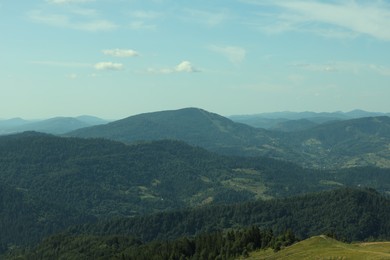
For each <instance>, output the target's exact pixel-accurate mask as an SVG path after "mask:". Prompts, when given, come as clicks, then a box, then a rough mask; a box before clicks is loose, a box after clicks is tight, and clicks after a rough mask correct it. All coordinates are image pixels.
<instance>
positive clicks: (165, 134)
mask: <svg viewBox="0 0 390 260" xmlns="http://www.w3.org/2000/svg"><path fill="white" fill-rule="evenodd" d="M66 135H67V136H74V137H82V138H106V139H111V140H116V141H121V142H125V143H131V142H135V141H145V140H163V139H174V140H181V141H185V142H187V143H188V144H190V145H195V146H200V147H204V148H206V149H210V150H212V151H221V152H222V151H226V153H228V152H229V151H236V152H235V153H237V154H239V153H240V152H241V150H242V148H243V147H245V149H246V150H248V151H247V153H248V152H250V151H249V150H250V149H251V148H254V149H256V150H261V149H262V145H263V144H267V145H269V144H271V143H272V142H273V141H274V140H273V137H272V134H271V133H269V132H267V131H265V130H259V129H254V128H252V127H249V126H247V125H244V124H238V123H234V122H232V121H231V120H229V119H227V118H225V117H222V116H220V115H217V114H214V113H210V112H207V111H205V110H202V109H198V108H185V109H179V110H171V111H161V112H154V113H146V114H140V115H136V116H131V117H128V118H125V119H122V120H118V121H115V122H111V123H109V124H106V125H100V126H94V127H89V128H83V129H78V130H76V131H73V132H70V133H68V134H66ZM256 153H257V152H255V154H256Z"/></svg>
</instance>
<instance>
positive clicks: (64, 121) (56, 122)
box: [0, 116, 108, 135]
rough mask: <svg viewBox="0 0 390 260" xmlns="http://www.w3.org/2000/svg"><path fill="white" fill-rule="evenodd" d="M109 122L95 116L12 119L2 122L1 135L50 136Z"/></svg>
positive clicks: (0, 123)
mask: <svg viewBox="0 0 390 260" xmlns="http://www.w3.org/2000/svg"><path fill="white" fill-rule="evenodd" d="M107 122H108V121H107V120H104V119H101V118H98V117H94V116H79V117H55V118H50V119H46V120H24V119H22V118H12V119H7V120H0V135H2V134H11V133H20V132H24V131H37V132H42V133H50V134H64V133H67V132H69V131H73V130H76V129H79V128H83V127H88V126H93V125H100V124H105V123H107Z"/></svg>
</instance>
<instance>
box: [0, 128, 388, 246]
mask: <svg viewBox="0 0 390 260" xmlns="http://www.w3.org/2000/svg"><path fill="white" fill-rule="evenodd" d="M342 187H344V188H345V187H350V188H353V187H354V188H357V187H361V188H364V187H366V188H367V187H368V188H374V189H376V190H377V191H378V192H379V193H377V192H374V191H373V190H364V191H362V190H359V191H356V190H353V189H341V190H337V191H332V190H334V189H337V188H342ZM320 191H328V192H329V193H327V192H325V193H319V194H314V195H304V194H307V193H309V192H320ZM389 191H390V170H389V169H380V168H375V167H364V168H348V169H341V170H337V171H336V170H333V171H327V170H319V169H308V168H302V167H300V166H298V165H296V164H292V163H289V162H285V161H279V160H275V159H270V158H265V157H238V156H222V155H218V154H215V153H211V152H209V151H206V150H204V149H202V148H199V147H193V146H190V145H188V144H186V143H183V142H180V141H174V140H162V141H153V142H139V143H134V144H131V145H126V144H123V143H120V142H115V141H110V140H103V139H80V138H67V137H56V136H52V135H46V134H41V133H36V132H26V133H23V134H16V135H9V136H2V137H0V206H1V207H0V227H1V236H0V250H1V251H2V252H4V251H6V250H8V249H11V248H15V247H16V248H17V247H20V246H22V247H23V246H28V247H31V246H34V245H36V244H37V243H39V242H40V241H41V240H42V239H43V238H45V237H48V236H50V235H53V234H56V233H59V232H65V233H64V234H66V235H70V236H92V237H94V236H97V237H100V236H102V237H103V238H104V237H105V236H117V235H118V236H119V235H120V236H124V237H129V236H131V237H134V238H135V239H137V240H140V241H141V242H142V243H149V242H150V241H151V240H153V239H158V240H161V241H165V240H175V239H180V238H182V237H187V238H188V239H190V238H193V237H194V236H197V235H200V234H209V233H210V232H220V231H223V232H224V231H225V230H229V229H239V228H242V227H248V226H251V225H256V226H258V227H259V228H261V229H272V230H273V231H274V232H275V234H276V235H280V234H282V233H283V232H285V231H286V230H288V229H291V230H292V231H293V232H294V234H296V236H297V237H298V238H301V239H303V238H306V237H308V236H311V235H318V234H322V233H329V234H333V235H334V236H336V237H338V238H340V239H344V240H347V241H354V240H365V239H369V238H381V239H382V238H384V239H387V238H388V237H389V234H390V231H389V223H388V220H387V219H389V218H388V216H390V212H387V209H388V208H390V207H388V203H389V202H388V201H387V199H386V198H385V197H381V196H380V195H379V194H387V193H388V192H389ZM298 195H299V197H294V198H287V197H290V196H298ZM284 198H286V199H284ZM324 205H326V206H324ZM99 239H100V238H99ZM104 239H105V238H104Z"/></svg>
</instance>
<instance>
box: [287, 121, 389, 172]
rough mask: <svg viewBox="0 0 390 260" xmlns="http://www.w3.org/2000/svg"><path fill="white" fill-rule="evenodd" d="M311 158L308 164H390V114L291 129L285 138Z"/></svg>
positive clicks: (339, 166)
mask: <svg viewBox="0 0 390 260" xmlns="http://www.w3.org/2000/svg"><path fill="white" fill-rule="evenodd" d="M283 140H284V141H285V142H288V143H289V147H291V149H293V150H294V151H297V152H298V151H299V152H300V153H301V154H304V155H305V156H306V157H307V158H308V160H307V161H308V162H309V164H308V166H316V167H321V168H322V167H328V166H329V165H333V166H336V167H338V168H347V167H356V166H367V165H374V166H378V167H387V168H388V167H389V166H390V149H389V143H390V117H387V116H382V117H367V118H359V119H353V120H347V121H342V122H334V123H329V124H323V125H319V126H316V127H313V128H311V129H308V130H304V131H300V132H294V133H290V134H289V135H286V136H285V137H284V139H283Z"/></svg>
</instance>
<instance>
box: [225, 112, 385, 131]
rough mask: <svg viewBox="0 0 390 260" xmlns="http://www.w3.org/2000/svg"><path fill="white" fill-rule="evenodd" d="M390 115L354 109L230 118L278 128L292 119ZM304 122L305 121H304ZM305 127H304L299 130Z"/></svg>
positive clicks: (234, 116)
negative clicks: (348, 110)
mask: <svg viewBox="0 0 390 260" xmlns="http://www.w3.org/2000/svg"><path fill="white" fill-rule="evenodd" d="M377 116H390V113H379V112H367V111H364V110H358V109H357V110H352V111H350V112H340V111H338V112H330V113H329V112H321V113H316V112H289V111H285V112H273V113H261V114H254V115H233V116H230V117H229V118H230V119H231V120H233V121H235V122H238V123H243V124H247V125H250V126H253V127H258V128H264V129H272V128H275V127H276V128H278V124H280V123H283V122H287V121H291V120H302V119H305V120H309V121H311V122H313V123H316V124H322V123H326V122H332V121H333V122H334V121H341V120H349V119H357V118H362V117H377ZM302 122H304V121H302ZM301 129H303V127H301V128H299V129H298V130H301Z"/></svg>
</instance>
